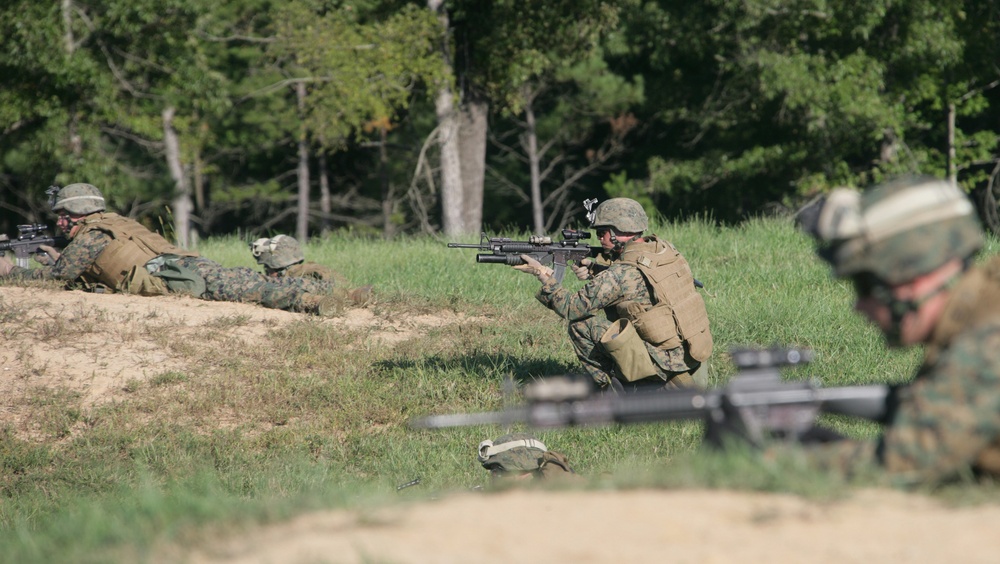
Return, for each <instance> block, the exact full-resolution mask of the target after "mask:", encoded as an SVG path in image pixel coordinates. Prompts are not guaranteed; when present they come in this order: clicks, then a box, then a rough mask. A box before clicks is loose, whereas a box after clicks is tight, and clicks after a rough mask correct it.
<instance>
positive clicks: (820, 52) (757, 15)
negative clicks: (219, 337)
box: [0, 0, 1000, 246]
mask: <svg viewBox="0 0 1000 564" xmlns="http://www.w3.org/2000/svg"><path fill="white" fill-rule="evenodd" d="M998 50H1000V7H998V5H997V4H996V3H993V2H966V1H960V0H934V1H931V0H895V1H888V0H874V1H873V2H869V3H863V4H858V3H855V2H847V1H846V0H791V1H786V0H783V1H778V0H739V1H737V0H706V1H705V2H698V3H690V2H683V3H682V2H672V1H660V2H645V1H641V0H616V1H610V0H609V1H600V0H566V1H563V0H552V1H549V2H523V1H515V0H427V1H426V2H406V1H402V0H361V1H358V2H344V1H335V0H289V1H286V2H280V3H278V2H271V1H270V0H229V1H227V2H217V1H215V2H210V1H208V0H155V1H154V0H87V1H84V0H43V1H38V0H11V1H10V2H7V3H5V4H4V7H2V8H0V76H2V77H3V78H2V81H0V231H2V232H5V233H8V234H9V233H13V232H14V225H16V224H18V223H27V222H29V221H49V222H50V220H51V218H50V217H48V215H47V210H46V206H45V203H44V199H45V198H44V191H45V188H47V187H48V186H49V185H51V184H67V183H70V182H79V181H85V182H90V183H93V184H95V185H97V186H99V187H100V188H102V190H103V191H104V192H105V195H106V196H107V198H108V200H109V202H110V205H111V208H112V209H113V210H115V211H118V212H120V213H123V214H126V215H129V216H132V217H136V218H139V219H141V220H142V221H145V222H146V223H147V224H149V225H150V226H153V227H156V228H158V229H160V230H162V231H166V232H168V235H170V236H172V237H174V238H175V239H177V240H178V241H179V242H181V243H182V244H184V245H187V246H195V245H196V244H197V240H198V238H199V237H205V236H211V235H219V234H229V233H236V234H238V235H239V236H241V237H252V236H256V235H258V234H262V233H276V232H284V233H291V234H295V235H296V236H297V237H299V238H307V237H310V236H320V235H322V233H324V232H325V231H329V230H331V229H351V230H354V231H357V232H359V233H371V234H372V235H377V236H384V237H388V238H391V237H395V236H398V235H401V234H407V233H416V232H428V233H443V234H446V235H448V236H449V237H457V236H462V235H472V236H475V234H476V233H478V232H479V231H480V230H481V229H488V230H491V229H498V228H506V227H517V228H522V229H528V230H531V231H534V232H538V233H542V232H547V233H551V232H553V231H554V230H556V229H558V228H560V227H564V226H567V225H572V224H577V223H579V222H580V221H582V217H583V213H582V206H581V205H580V204H581V202H582V200H583V199H584V198H590V197H597V198H600V199H604V198H607V197H615V196H628V197H633V198H636V199H637V200H639V201H640V202H642V203H643V205H645V206H646V207H647V210H648V211H649V212H650V213H660V214H663V215H665V216H667V217H680V216H690V215H695V214H698V215H707V216H709V217H711V218H714V219H715V220H717V221H738V220H740V219H742V218H744V217H747V216H751V215H756V214H762V213H773V212H775V211H781V210H790V209H794V208H795V207H796V206H797V205H799V204H800V203H802V202H803V201H805V200H806V199H808V198H810V197H812V196H814V195H816V194H818V193H821V192H823V191H826V190H828V189H830V188H831V187H833V186H837V185H856V186H863V185H867V184H869V183H871V182H877V181H879V180H880V179H882V178H884V177H886V176H887V175H892V174H897V173H900V172H919V173H926V174H933V175H937V176H940V177H943V178H952V179H953V180H954V181H955V182H956V183H957V184H958V185H959V186H961V187H962V188H964V189H965V190H967V191H969V192H970V193H972V194H973V196H974V197H975V199H976V200H977V202H979V203H980V205H981V210H982V212H983V217H984V219H985V220H986V221H987V223H988V224H990V225H991V226H992V227H994V228H996V227H997V226H998V225H1000V220H998V217H997V216H998V214H997V198H998V194H1000V187H998V186H997V185H998V184H1000V183H998V182H997V177H998V175H1000V158H998V157H1000V156H998V146H997V141H998V139H997V136H998V133H1000V110H998V108H997V102H998V96H1000V88H997V87H998V85H1000V56H998V55H1000V53H998Z"/></svg>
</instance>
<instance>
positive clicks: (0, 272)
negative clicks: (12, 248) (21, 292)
mask: <svg viewBox="0 0 1000 564" xmlns="http://www.w3.org/2000/svg"><path fill="white" fill-rule="evenodd" d="M13 269H14V263H12V262H10V259H8V258H7V257H5V256H0V277H3V276H7V275H8V274H10V271H11V270H13Z"/></svg>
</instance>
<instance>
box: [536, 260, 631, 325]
mask: <svg viewBox="0 0 1000 564" xmlns="http://www.w3.org/2000/svg"><path fill="white" fill-rule="evenodd" d="M623 274H625V270H624V267H620V268H609V269H607V270H605V271H603V272H600V273H598V274H597V275H596V276H594V277H593V278H592V279H591V280H590V281H589V282H587V285H586V286H584V287H583V288H580V290H578V291H576V292H573V293H570V292H569V291H568V290H566V289H565V288H563V287H562V286H560V285H559V284H558V283H557V282H552V281H550V282H547V283H545V284H543V285H542V288H541V289H540V290H539V291H538V295H537V296H535V297H536V298H538V301H540V302H542V304H543V305H544V306H545V307H547V308H549V309H551V310H552V311H554V312H555V313H556V315H558V316H559V317H562V318H564V319H567V320H569V321H579V320H581V319H586V318H588V317H593V316H594V315H595V314H597V313H599V312H601V311H602V310H603V309H604V308H606V307H608V306H612V305H614V304H616V303H618V302H620V301H622V299H624V286H623V284H622V278H623Z"/></svg>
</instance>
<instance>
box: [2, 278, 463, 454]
mask: <svg viewBox="0 0 1000 564" xmlns="http://www.w3.org/2000/svg"><path fill="white" fill-rule="evenodd" d="M466 320H467V319H466V318H465V317H463V316H461V315H458V314H454V313H449V312H443V313H440V314H436V315H417V316H394V315H390V314H386V315H376V313H375V312H373V311H372V310H371V309H351V310H348V311H347V312H346V313H345V315H344V316H343V317H339V318H337V319H335V320H333V319H321V318H317V317H313V316H309V315H305V314H301V313H291V312H286V311H280V310H273V309H267V308H263V307H260V306H256V305H252V304H240V303H231V302H208V301H204V300H198V299H194V298H187V297H181V296H164V297H156V298H148V297H142V296H129V295H122V294H92V293H84V292H68V291H62V290H48V289H42V288H22V287H0V337H2V338H3V342H4V346H3V348H2V350H0V366H2V368H0V397H2V399H0V422H3V423H7V424H11V423H12V424H13V427H14V428H16V429H19V430H20V431H19V432H20V434H22V435H23V436H30V435H31V431H30V426H26V425H24V423H25V420H26V419H27V418H29V417H30V412H31V405H32V404H33V403H34V402H33V401H31V398H39V397H45V396H47V395H52V394H66V393H69V394H78V395H79V397H80V405H81V406H82V407H89V406H93V405H98V404H101V403H104V402H110V401H114V400H115V399H116V398H120V397H122V396H123V395H124V394H125V393H127V392H126V388H127V387H129V386H130V383H131V382H133V381H139V382H141V381H145V380H148V379H150V378H153V377H156V376H158V375H163V374H168V373H170V372H172V371H180V370H183V369H184V368H185V366H186V363H187V362H189V360H188V359H187V355H186V354H185V351H184V350H183V348H180V347H182V346H183V344H184V343H203V344H205V346H212V345H211V341H210V339H211V338H212V335H217V334H219V333H220V330H222V332H223V333H224V334H225V336H226V338H227V339H236V341H237V342H244V343H247V344H250V343H253V342H254V341H259V340H260V339H261V338H262V337H263V336H265V335H266V334H267V332H268V331H271V330H273V329H275V328H278V327H282V326H285V325H288V324H292V323H302V322H306V323H323V324H329V325H331V326H333V327H335V328H336V329H337V330H340V331H364V332H365V337H366V339H374V340H381V341H383V342H385V343H388V344H390V345H392V344H396V343H399V342H402V341H405V340H406V339H409V338H411V337H413V336H414V335H417V334H419V333H420V332H422V331H423V330H425V329H427V328H433V327H440V326H443V325H448V324H451V323H460V322H464V321H466ZM227 346H228V345H227Z"/></svg>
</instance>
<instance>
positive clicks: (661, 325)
mask: <svg viewBox="0 0 1000 564" xmlns="http://www.w3.org/2000/svg"><path fill="white" fill-rule="evenodd" d="M630 317H631V319H632V324H633V325H635V331H636V333H638V334H639V337H640V338H642V340H643V341H646V342H647V343H649V344H651V345H653V346H654V347H658V348H661V349H674V348H677V347H679V346H681V343H682V341H681V335H680V333H679V332H678V327H677V321H676V320H675V319H674V312H673V308H671V307H670V304H667V303H659V304H657V305H655V306H653V307H651V308H649V309H648V310H646V311H644V312H641V313H635V314H633V315H630Z"/></svg>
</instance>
